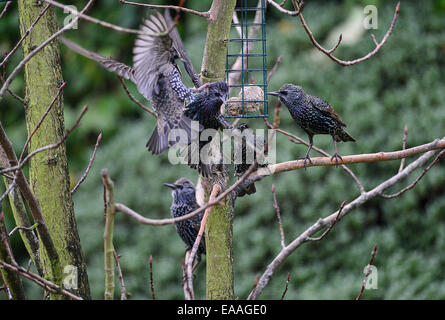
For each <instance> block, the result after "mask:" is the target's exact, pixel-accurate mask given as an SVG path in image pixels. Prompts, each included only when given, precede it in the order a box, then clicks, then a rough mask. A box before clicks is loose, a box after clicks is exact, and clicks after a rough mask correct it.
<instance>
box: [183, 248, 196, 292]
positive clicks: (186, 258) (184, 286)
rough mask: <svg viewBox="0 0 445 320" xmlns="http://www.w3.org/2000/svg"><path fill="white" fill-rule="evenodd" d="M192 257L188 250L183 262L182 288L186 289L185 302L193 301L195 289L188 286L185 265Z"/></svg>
mask: <svg viewBox="0 0 445 320" xmlns="http://www.w3.org/2000/svg"><path fill="white" fill-rule="evenodd" d="M189 256H190V250H187V251H186V252H185V258H184V260H183V261H182V286H183V288H184V298H185V300H192V297H193V295H194V294H193V292H192V290H193V288H189V286H188V284H189V282H188V277H187V265H186V264H185V261H188V259H189Z"/></svg>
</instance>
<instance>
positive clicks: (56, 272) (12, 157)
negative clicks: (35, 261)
mask: <svg viewBox="0 0 445 320" xmlns="http://www.w3.org/2000/svg"><path fill="white" fill-rule="evenodd" d="M0 145H1V146H2V148H3V151H4V153H5V154H6V157H7V158H8V160H9V163H10V165H11V166H14V165H15V164H17V163H18V161H17V156H16V154H15V152H14V149H13V147H12V144H11V141H10V140H9V138H8V136H7V135H6V132H5V130H4V129H3V126H2V124H1V123H0ZM15 184H17V185H18V186H19V188H20V191H21V193H22V195H23V198H24V199H25V200H26V201H27V202H28V205H29V208H30V211H31V215H32V217H33V219H34V222H35V223H37V224H38V226H37V231H38V233H39V236H40V240H41V243H42V244H43V246H44V247H45V249H46V252H47V253H48V256H49V258H50V261H51V263H50V267H51V271H52V275H53V278H54V281H55V282H56V283H59V281H60V280H61V278H60V277H61V272H62V269H61V266H60V260H59V255H58V253H57V250H56V248H55V246H54V242H53V240H52V238H51V234H50V233H49V230H48V227H47V225H46V223H45V220H44V218H43V214H42V210H41V208H40V204H39V201H38V200H37V198H36V197H35V196H34V194H33V192H32V190H31V188H30V186H29V184H28V181H27V180H26V177H25V175H24V174H23V172H22V171H21V170H17V171H16V173H15V176H14V181H13V182H12V183H11V184H10V187H11V186H12V187H13V186H14V185H15Z"/></svg>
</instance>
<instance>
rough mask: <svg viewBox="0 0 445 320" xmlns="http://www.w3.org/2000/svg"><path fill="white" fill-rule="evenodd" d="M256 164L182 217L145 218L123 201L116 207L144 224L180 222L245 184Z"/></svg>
mask: <svg viewBox="0 0 445 320" xmlns="http://www.w3.org/2000/svg"><path fill="white" fill-rule="evenodd" d="M256 165H257V162H256V161H254V163H252V164H251V165H250V167H249V169H248V170H247V171H246V172H245V173H244V174H243V175H242V176H241V177H240V178H239V179H238V180H237V181H236V182H235V183H234V184H233V185H232V186H231V187H229V188H227V189H226V190H225V191H224V192H223V193H221V194H220V195H219V196H218V197H217V198H216V199H215V200H214V201H209V202H208V203H207V204H205V205H204V206H202V207H200V208H198V209H196V210H195V211H193V212H190V213H188V214H185V215H183V216H181V217H177V218H170V219H149V218H145V217H144V216H142V215H140V214H139V213H137V212H136V211H133V210H132V209H130V208H128V207H127V206H125V205H123V204H121V203H116V204H115V207H116V210H117V211H120V212H123V213H125V214H127V215H129V216H130V217H132V218H134V219H136V220H137V221H138V222H139V223H142V224H148V225H154V226H163V225H166V224H174V223H178V222H181V221H185V220H188V219H190V218H193V217H194V216H196V215H198V214H199V213H201V212H202V211H204V210H206V209H207V208H210V207H212V206H214V205H219V204H220V203H221V201H222V200H223V199H224V198H225V197H226V196H227V195H229V194H231V193H232V191H234V190H235V189H237V188H238V187H240V186H241V185H242V184H243V182H244V181H245V180H246V179H247V177H248V176H249V175H250V174H251V173H252V172H253V171H254V169H255V167H256ZM243 188H245V186H244V187H242V188H241V189H243Z"/></svg>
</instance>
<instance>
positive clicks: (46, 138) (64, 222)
mask: <svg viewBox="0 0 445 320" xmlns="http://www.w3.org/2000/svg"><path fill="white" fill-rule="evenodd" d="M18 3H19V19H20V31H21V33H22V35H23V34H24V33H25V31H26V30H27V29H28V28H29V26H30V25H31V24H32V22H33V21H34V20H35V19H36V18H37V17H38V15H39V14H40V12H41V11H42V10H43V8H44V6H46V3H45V2H43V1H34V0H33V1H27V0H26V1H25V0H20V1H19V2H18ZM57 29H58V27H57V19H56V16H55V12H54V10H53V9H52V8H50V9H49V10H48V11H47V12H46V13H45V14H44V15H43V17H42V18H41V20H40V21H39V23H37V24H36V26H35V27H34V29H33V30H32V32H31V33H30V34H29V36H28V37H27V38H26V39H25V41H24V42H23V50H24V56H27V55H28V54H29V53H30V52H31V51H32V50H33V49H34V48H35V47H36V46H38V45H39V44H41V43H42V42H43V41H45V40H46V39H47V38H49V37H50V36H51V35H52V34H53V33H55V32H56V31H57ZM62 83H63V80H62V70H61V65H60V57H59V45H58V42H57V41H55V42H53V43H51V44H49V45H48V46H46V47H45V48H44V49H43V50H42V51H40V52H39V53H38V54H37V55H36V56H35V57H33V59H31V60H30V61H29V62H28V63H27V64H26V66H25V85H26V86H25V88H26V95H25V100H26V105H27V106H26V108H25V113H26V124H27V129H28V133H31V132H32V130H33V129H34V128H35V126H36V124H37V123H38V122H39V120H40V119H41V117H42V115H43V113H44V112H45V110H46V109H47V108H48V106H49V104H50V103H51V100H52V99H53V98H54V96H55V95H56V94H57V91H58V88H59V87H60V86H61V84H62ZM64 134H65V126H64V113H63V98H62V96H60V97H59V99H58V101H57V102H56V103H55V104H54V106H53V108H52V109H51V111H50V113H49V114H48V116H47V117H46V119H45V120H44V121H43V123H42V125H41V127H40V129H39V130H38V131H37V132H36V134H35V135H34V136H33V138H32V140H31V143H30V145H29V150H28V151H29V152H32V151H33V150H35V149H37V148H39V147H42V146H45V145H48V144H53V143H57V142H58V141H60V139H61V138H62V137H63V135H64ZM29 180H30V186H31V188H32V191H33V193H34V194H35V196H36V197H37V198H38V199H39V202H40V205H41V209H42V213H43V216H44V218H45V221H46V223H47V225H48V229H49V231H50V233H51V236H52V238H53V241H54V244H55V246H56V249H57V251H58V254H59V257H60V263H61V265H62V268H65V267H67V266H74V267H75V268H76V269H75V270H77V276H78V281H77V289H76V288H73V290H72V291H73V293H75V294H77V295H80V296H82V297H83V298H87V299H88V298H90V289H89V284H88V277H87V273H86V265H85V261H84V257H83V255H82V251H81V247H80V239H79V235H78V232H77V226H76V221H75V219H74V205H73V200H72V197H71V193H70V181H69V173H68V161H67V156H66V149H65V144H62V146H60V147H59V148H57V149H53V150H49V151H46V152H41V153H39V154H37V155H36V156H35V157H34V158H33V159H32V160H31V162H30V168H29ZM41 247H42V246H41ZM41 250H42V249H41ZM41 253H42V254H41V256H42V258H43V263H42V265H43V268H44V270H45V273H46V274H48V272H49V270H50V267H49V265H48V264H49V263H50V262H49V261H48V258H47V255H46V253H45V252H41ZM71 268H72V267H71ZM51 298H60V296H57V295H51Z"/></svg>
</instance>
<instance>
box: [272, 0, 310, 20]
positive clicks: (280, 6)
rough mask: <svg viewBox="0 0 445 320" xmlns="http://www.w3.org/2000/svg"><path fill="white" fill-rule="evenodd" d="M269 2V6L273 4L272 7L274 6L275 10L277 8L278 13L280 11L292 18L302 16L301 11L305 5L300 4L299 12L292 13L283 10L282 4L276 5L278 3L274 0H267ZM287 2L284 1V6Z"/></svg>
mask: <svg viewBox="0 0 445 320" xmlns="http://www.w3.org/2000/svg"><path fill="white" fill-rule="evenodd" d="M267 2H268V3H269V4H271V5H272V6H274V7H275V8H277V9H278V11H280V12H282V13H285V14H288V15H290V16H298V15H299V14H300V10H302V9H303V5H304V2H303V1H301V2H300V8H299V9H298V10H295V11H290V10H286V9H284V8H282V5H281V4H278V3H276V2H275V1H273V0H267ZM285 2H286V1H283V3H282V4H283V5H284V3H285Z"/></svg>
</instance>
